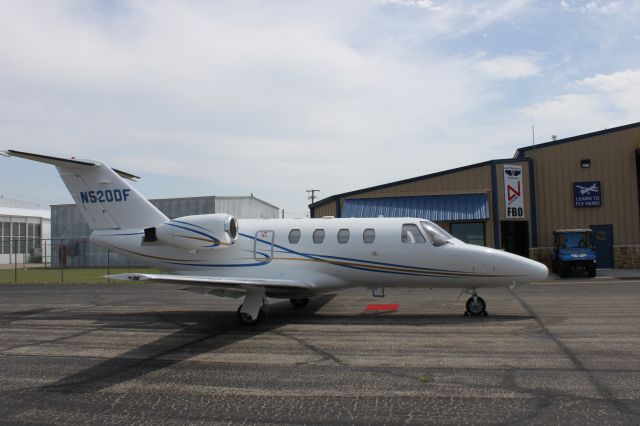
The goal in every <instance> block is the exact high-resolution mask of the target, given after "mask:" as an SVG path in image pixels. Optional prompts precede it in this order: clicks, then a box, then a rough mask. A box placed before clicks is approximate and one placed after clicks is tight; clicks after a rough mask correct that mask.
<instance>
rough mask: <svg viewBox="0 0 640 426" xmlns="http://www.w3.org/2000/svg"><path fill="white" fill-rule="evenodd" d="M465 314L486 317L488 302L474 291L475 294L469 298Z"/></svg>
mask: <svg viewBox="0 0 640 426" xmlns="http://www.w3.org/2000/svg"><path fill="white" fill-rule="evenodd" d="M464 315H465V316H472V317H479V316H483V317H486V316H487V315H488V314H487V304H486V303H485V301H484V299H483V298H482V297H480V296H478V295H477V294H476V293H475V291H474V292H473V296H471V297H470V298H469V299H468V300H467V310H466V312H465V313H464Z"/></svg>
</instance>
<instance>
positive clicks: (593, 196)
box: [573, 180, 602, 207]
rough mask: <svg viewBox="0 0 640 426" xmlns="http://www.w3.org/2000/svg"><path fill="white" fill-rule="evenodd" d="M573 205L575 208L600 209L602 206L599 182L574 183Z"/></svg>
mask: <svg viewBox="0 0 640 426" xmlns="http://www.w3.org/2000/svg"><path fill="white" fill-rule="evenodd" d="M573 205H574V206H575V207H600V206H601V205H602V193H601V192H600V181H598V180H596V181H593V182H574V183H573Z"/></svg>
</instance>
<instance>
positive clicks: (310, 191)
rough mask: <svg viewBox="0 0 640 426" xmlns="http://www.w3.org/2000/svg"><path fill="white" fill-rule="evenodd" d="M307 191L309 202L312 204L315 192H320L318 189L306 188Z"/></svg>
mask: <svg viewBox="0 0 640 426" xmlns="http://www.w3.org/2000/svg"><path fill="white" fill-rule="evenodd" d="M307 192H308V193H309V194H310V195H309V199H310V200H311V204H313V202H314V201H315V199H316V198H317V197H316V192H320V190H319V189H307Z"/></svg>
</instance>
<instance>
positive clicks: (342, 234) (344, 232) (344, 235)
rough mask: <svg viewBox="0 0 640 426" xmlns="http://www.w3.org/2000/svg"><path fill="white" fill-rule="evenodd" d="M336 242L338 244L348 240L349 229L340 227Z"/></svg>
mask: <svg viewBox="0 0 640 426" xmlns="http://www.w3.org/2000/svg"><path fill="white" fill-rule="evenodd" d="M338 242H339V243H340V244H347V243H348V242H349V230H348V229H341V230H339V231H338Z"/></svg>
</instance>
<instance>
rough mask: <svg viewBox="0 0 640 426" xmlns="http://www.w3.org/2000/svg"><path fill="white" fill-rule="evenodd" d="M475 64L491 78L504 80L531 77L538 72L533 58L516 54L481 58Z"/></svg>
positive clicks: (538, 69) (538, 68)
mask: <svg viewBox="0 0 640 426" xmlns="http://www.w3.org/2000/svg"><path fill="white" fill-rule="evenodd" d="M476 66H477V67H478V69H479V70H480V71H482V72H483V73H485V74H486V75H487V76H489V77H491V78H495V79H505V80H517V79H520V78H527V77H533V76H535V75H537V74H538V73H539V72H540V67H539V66H538V65H537V64H536V62H535V60H533V59H532V58H530V57H526V56H517V55H509V56H498V57H495V58H491V59H481V60H478V61H477V62H476Z"/></svg>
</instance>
